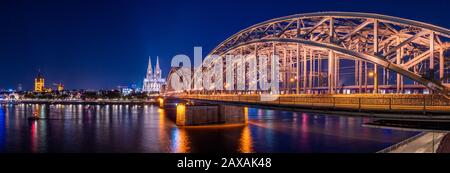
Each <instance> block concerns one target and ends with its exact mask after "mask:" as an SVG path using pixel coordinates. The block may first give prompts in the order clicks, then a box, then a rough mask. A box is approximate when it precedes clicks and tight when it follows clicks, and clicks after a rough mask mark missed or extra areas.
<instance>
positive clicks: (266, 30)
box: [196, 12, 450, 97]
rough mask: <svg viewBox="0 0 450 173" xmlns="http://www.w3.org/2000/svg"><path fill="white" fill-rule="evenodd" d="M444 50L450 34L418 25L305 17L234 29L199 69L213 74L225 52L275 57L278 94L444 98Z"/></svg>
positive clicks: (362, 17) (381, 18) (365, 17)
mask: <svg viewBox="0 0 450 173" xmlns="http://www.w3.org/2000/svg"><path fill="white" fill-rule="evenodd" d="M449 46H450V30H449V29H446V28H442V27H438V26H435V25H431V24H427V23H423V22H418V21H413V20H408V19H403V18H398V17H392V16H386V15H380V14H371V13H355V12H318V13H306V14H297V15H291V16H286V17H281V18H276V19H272V20H268V21H265V22H262V23H259V24H256V25H253V26H250V27H248V28H246V29H244V30H241V31H239V32H238V33H236V34H234V35H232V36H231V37H229V38H227V39H226V40H225V41H223V42H222V43H220V44H219V45H218V46H217V47H216V48H214V49H213V50H212V51H211V52H210V53H209V55H208V56H207V57H206V59H205V61H204V62H208V61H209V62H212V63H208V64H205V63H204V64H203V67H202V68H199V69H198V70H202V71H207V70H211V69H213V68H214V66H215V63H217V62H220V63H222V62H223V61H224V57H225V56H226V55H243V56H244V57H246V56H245V55H256V56H259V55H266V56H267V57H270V55H278V56H279V57H280V58H279V64H280V90H281V93H282V94H300V93H329V94H336V93H342V92H343V91H342V88H347V89H349V90H351V91H352V92H353V93H369V92H370V93H378V92H380V91H382V90H383V92H387V91H389V92H394V93H402V92H405V88H423V89H428V90H429V91H432V92H436V93H439V94H442V95H444V96H446V97H448V95H449V87H450V85H449V79H448V75H449V73H450V72H449V64H450V63H449V62H450V61H449V60H450V58H449V55H448V51H447V50H448V48H449ZM212 55H218V56H219V58H217V57H216V58H214V59H211V58H212V57H214V56H212ZM269 61H270V60H269ZM235 63H244V65H245V68H246V70H245V72H244V73H245V74H244V75H245V76H247V75H248V74H247V68H248V59H247V57H246V58H242V60H238V61H237V62H235ZM259 68H261V64H259ZM196 74H199V73H196ZM349 76H351V77H349ZM234 77H235V78H237V75H235V76H234ZM404 77H406V78H404ZM349 79H350V80H349ZM235 80H236V79H235ZM197 91H198V90H197ZM236 92H246V91H245V89H244V90H243V91H236Z"/></svg>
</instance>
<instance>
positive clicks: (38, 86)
mask: <svg viewBox="0 0 450 173" xmlns="http://www.w3.org/2000/svg"><path fill="white" fill-rule="evenodd" d="M44 86H45V80H44V76H42V73H41V72H39V73H38V75H37V76H36V78H35V79H34V91H35V92H44V91H45V88H44Z"/></svg>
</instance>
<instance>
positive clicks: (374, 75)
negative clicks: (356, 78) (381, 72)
mask: <svg viewBox="0 0 450 173" xmlns="http://www.w3.org/2000/svg"><path fill="white" fill-rule="evenodd" d="M368 75H369V77H370V78H373V93H378V73H376V72H373V71H370V72H369V74H368Z"/></svg>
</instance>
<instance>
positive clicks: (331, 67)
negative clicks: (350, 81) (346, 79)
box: [328, 50, 335, 94]
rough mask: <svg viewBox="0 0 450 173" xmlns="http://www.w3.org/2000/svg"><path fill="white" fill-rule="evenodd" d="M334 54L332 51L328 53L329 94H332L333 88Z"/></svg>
mask: <svg viewBox="0 0 450 173" xmlns="http://www.w3.org/2000/svg"><path fill="white" fill-rule="evenodd" d="M334 56H335V54H334V52H333V51H331V50H330V52H329V53H328V92H329V93H330V94H334V93H335V92H334V88H335V81H334V79H335V74H334V73H335V69H334V68H335V65H334V58H335V57H334Z"/></svg>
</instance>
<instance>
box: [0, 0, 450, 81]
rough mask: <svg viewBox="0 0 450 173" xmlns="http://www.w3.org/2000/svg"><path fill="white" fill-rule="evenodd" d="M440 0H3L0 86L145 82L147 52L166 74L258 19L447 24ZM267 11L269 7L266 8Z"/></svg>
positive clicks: (204, 53)
mask: <svg viewBox="0 0 450 173" xmlns="http://www.w3.org/2000/svg"><path fill="white" fill-rule="evenodd" d="M22 2H27V3H22ZM434 2H435V3H432V4H434V5H433V6H434V8H425V9H423V10H424V11H423V12H422V13H406V10H407V9H415V8H418V7H420V6H422V5H423V4H420V3H407V4H405V3H402V2H401V1H397V2H389V4H390V5H389V6H376V5H374V4H382V2H380V1H371V2H367V3H364V4H355V3H352V2H326V3H325V1H314V2H308V3H307V4H305V3H303V2H296V1H287V3H282V4H271V3H269V2H268V1H259V3H256V4H255V3H254V2H252V1H246V2H243V3H241V4H240V6H238V7H235V6H233V5H232V4H231V3H229V2H228V1H216V2H203V1H190V2H184V1H170V2H165V1H151V2H141V1H128V2H122V1H113V2H101V1H96V2H88V1H76V2H75V1H71V2H57V1H41V2H33V1H2V2H1V3H2V5H1V6H2V7H5V8H4V10H1V12H0V14H1V15H0V16H1V17H0V22H1V23H2V24H3V25H4V26H5V27H2V28H0V36H1V37H2V39H1V41H0V47H1V48H0V57H1V59H2V65H3V67H2V68H1V69H0V79H1V80H0V88H4V89H9V88H13V89H14V88H16V87H17V86H18V84H21V85H22V87H23V89H24V90H31V89H32V88H33V80H34V77H35V76H36V74H37V71H38V69H41V71H42V73H43V74H44V75H45V76H46V78H47V79H50V81H51V82H59V81H63V83H64V84H65V85H66V86H67V89H106V88H115V87H116V86H119V85H130V84H133V83H136V84H137V85H138V86H140V85H141V83H142V82H141V81H142V78H143V77H145V72H146V68H147V60H148V59H147V57H148V56H152V57H156V56H159V57H160V61H161V62H160V63H161V69H162V71H163V72H164V73H163V74H162V76H163V77H167V72H168V71H169V70H170V61H171V59H172V57H173V56H175V55H177V54H187V55H188V56H190V57H191V58H192V55H193V48H194V46H202V47H203V55H206V54H208V53H209V51H210V50H211V49H213V48H214V46H216V45H217V44H219V43H220V42H221V41H222V40H223V39H225V38H227V37H229V36H231V35H232V34H233V33H235V32H238V31H239V30H241V29H243V28H246V27H248V26H251V25H252V24H254V23H259V22H262V21H265V20H267V19H272V18H276V17H281V16H286V15H291V14H298V13H305V12H312V11H317V10H320V11H358V12H374V13H382V14H386V15H393V16H398V17H404V18H408V19H414V20H417V21H427V22H428V23H431V24H435V25H438V26H442V27H447V28H448V27H449V25H450V24H448V23H447V21H446V19H445V18H440V17H436V16H445V15H446V14H445V11H446V10H445V8H446V7H447V6H448V2H446V1H439V0H437V1H434ZM386 3H387V2H386ZM25 4H26V5H25ZM214 4H217V5H214ZM400 6H401V7H402V8H399V7H400ZM124 7H126V8H124ZM210 7H214V8H210ZM230 7H233V8H236V10H234V11H235V12H234V13H227V12H226V9H228V8H230ZM436 8H438V9H442V10H436ZM249 9H250V10H249ZM268 9H270V10H271V13H265V12H264V11H265V10H268ZM205 14H208V15H205ZM67 19H70V20H67ZM236 19H239V20H240V22H236ZM180 26H183V29H180ZM99 67H101V68H99ZM11 72H13V74H14V75H11Z"/></svg>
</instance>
